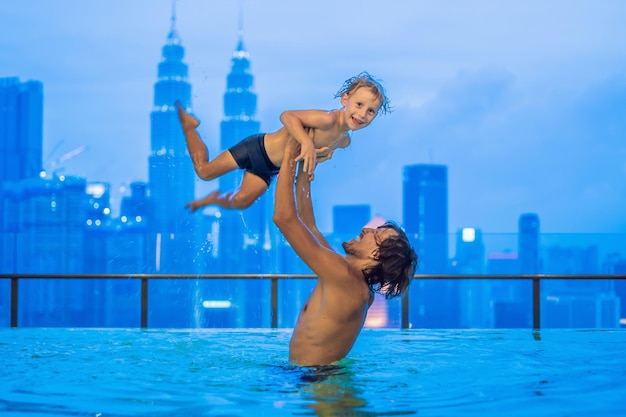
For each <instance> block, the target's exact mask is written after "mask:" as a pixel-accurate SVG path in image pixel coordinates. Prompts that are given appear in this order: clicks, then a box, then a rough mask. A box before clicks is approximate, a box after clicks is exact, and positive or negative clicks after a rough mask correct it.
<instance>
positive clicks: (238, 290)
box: [207, 21, 275, 327]
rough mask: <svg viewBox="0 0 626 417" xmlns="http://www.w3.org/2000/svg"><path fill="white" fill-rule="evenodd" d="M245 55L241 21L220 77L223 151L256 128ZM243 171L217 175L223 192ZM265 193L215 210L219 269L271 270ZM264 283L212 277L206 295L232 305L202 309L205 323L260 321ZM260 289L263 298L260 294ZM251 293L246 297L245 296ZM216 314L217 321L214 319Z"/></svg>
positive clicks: (249, 323)
mask: <svg viewBox="0 0 626 417" xmlns="http://www.w3.org/2000/svg"><path fill="white" fill-rule="evenodd" d="M249 58H250V54H249V53H248V51H246V49H245V47H244V44H243V36H242V28H241V21H240V27H239V39H238V41H237V47H236V48H235V51H234V52H233V55H232V59H231V61H232V66H231V71H230V73H229V74H228V75H227V77H226V92H225V93H224V118H223V119H222V121H221V123H220V148H221V149H222V151H225V150H227V149H229V148H230V147H232V146H233V145H235V144H236V143H238V142H239V141H240V140H242V139H244V138H246V137H248V136H250V135H252V134H255V133H259V128H260V123H259V122H258V121H257V120H256V119H255V116H256V109H257V96H256V94H255V93H254V89H253V86H254V77H253V76H252V74H251V73H250V60H249ZM242 178H243V171H241V170H235V171H233V172H230V173H228V174H226V175H223V176H221V177H220V178H219V187H220V190H221V191H223V192H226V191H231V190H234V189H235V188H237V187H239V184H240V183H241V180H242ZM271 194H272V193H271V192H270V191H268V192H267V193H265V194H264V195H263V196H261V198H259V199H258V200H257V201H256V202H255V203H254V204H253V205H252V206H250V207H248V208H247V209H245V210H221V213H220V220H219V222H220V223H219V238H218V247H219V249H218V250H219V264H220V270H221V271H222V272H225V273H254V272H263V273H268V272H272V271H271V270H270V265H271V262H270V255H271V253H272V252H271V251H270V249H271V248H272V247H273V246H274V242H273V241H274V240H275V233H272V231H271V230H270V225H269V223H270V221H271V215H272V211H271V207H272V205H271V201H272V200H271ZM268 288H269V287H268V286H267V283H266V282H262V281H259V280H239V281H229V282H225V281H220V282H212V285H211V289H210V292H209V294H210V296H211V297H212V298H217V299H225V298H230V299H234V301H235V305H236V306H238V307H237V308H236V309H233V310H232V311H230V312H224V313H220V315H219V316H216V315H215V314H214V313H215V312H209V311H208V312H207V313H208V314H209V315H208V316H207V317H209V319H208V321H210V323H208V324H209V325H210V326H220V327H222V326H225V327H233V326H244V327H258V326H261V325H263V322H264V318H265V317H268V316H269V314H268V313H267V312H266V311H267V309H268V306H269V304H268V303H267V300H269V292H268ZM263 292H265V293H266V294H267V297H264V296H261V294H262V293H263ZM250 296H252V297H250ZM218 317H221V320H220V323H217V318H218Z"/></svg>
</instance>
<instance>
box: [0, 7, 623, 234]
mask: <svg viewBox="0 0 626 417" xmlns="http://www.w3.org/2000/svg"><path fill="white" fill-rule="evenodd" d="M62 3H66V6H65V7H63V6H61V5H59V4H58V3H55V4H54V5H51V4H48V3H46V2H42V1H26V2H23V3H21V4H10V5H6V6H5V7H4V9H5V10H4V12H3V15H2V20H3V22H2V23H3V24H2V25H0V26H1V27H2V28H1V29H0V31H2V32H0V35H2V36H0V38H2V41H1V42H2V43H3V48H4V50H6V51H7V53H6V54H3V57H2V58H0V60H1V61H0V62H2V68H4V69H3V71H7V72H6V73H1V74H0V76H1V77H8V76H17V77H19V78H20V80H21V81H28V80H38V81H41V82H42V83H43V86H44V166H46V165H47V166H46V167H47V168H50V167H52V166H53V165H54V163H55V161H57V160H58V159H59V158H62V157H63V156H64V155H67V154H68V153H72V151H74V150H76V149H82V150H83V151H80V152H78V153H76V152H75V153H76V156H74V157H73V158H71V159H69V160H67V161H66V162H65V165H63V166H62V167H61V168H63V171H62V172H63V173H64V174H68V175H81V176H84V177H86V179H87V180H88V181H90V182H96V181H104V182H109V183H111V187H112V191H113V192H115V190H116V189H117V188H118V187H119V186H120V185H121V184H122V183H124V184H126V185H128V184H129V183H130V182H132V181H147V164H148V156H149V152H150V150H149V148H150V143H149V142H150V139H149V138H150V134H149V129H150V123H149V114H150V111H151V107H150V105H151V103H152V92H153V84H154V79H155V76H156V74H155V70H154V68H155V66H156V64H157V63H158V61H159V60H160V48H161V47H162V45H163V44H164V41H165V38H166V36H167V33H168V30H169V24H170V22H169V20H170V14H171V2H170V1H169V0H163V1H159V2H147V1H138V2H133V3H131V4H130V5H127V6H126V5H125V6H124V7H123V8H122V7H121V3H119V2H116V1H110V2H108V3H107V5H108V6H105V5H102V4H93V5H91V4H90V5H89V6H84V5H82V3H79V2H72V1H65V2H62ZM279 4H281V3H279V2H276V1H267V2H255V1H246V2H243V16H244V18H243V21H244V25H243V29H244V31H243V39H244V43H245V45H246V50H247V51H248V52H249V53H250V61H251V72H252V74H253V75H254V77H255V92H256V94H257V95H258V97H259V117H258V119H259V120H260V121H261V130H262V131H267V130H273V129H275V128H276V127H278V115H279V114H280V112H281V111H282V110H285V109H289V108H307V107H311V108H328V109H331V108H336V107H337V105H338V102H337V101H336V100H334V99H333V98H332V95H333V94H334V92H335V91H336V90H337V89H338V88H339V86H340V85H341V83H342V82H343V80H344V79H345V78H347V77H349V76H350V75H353V74H354V73H356V72H360V71H361V70H364V69H366V70H368V71H370V72H372V73H373V74H375V75H376V76H378V77H380V78H382V79H383V82H384V84H385V86H386V87H387V89H388V91H389V94H390V96H391V98H392V104H393V105H394V107H395V111H394V112H393V113H392V114H391V115H388V116H384V117H382V118H380V120H376V121H375V122H374V123H373V124H372V126H371V127H368V128H367V129H365V130H364V131H362V132H356V133H355V134H354V136H353V143H352V145H351V147H350V148H349V149H348V150H346V151H343V152H337V153H336V155H335V157H334V158H333V160H331V161H330V162H327V163H325V164H322V165H320V166H319V168H318V170H317V171H316V180H315V181H316V182H317V184H315V185H314V187H315V188H314V199H315V200H316V208H317V211H316V212H317V213H318V215H319V217H320V229H322V230H323V231H324V232H326V231H330V230H331V229H332V227H331V224H332V217H331V215H332V207H333V206H335V205H345V204H369V205H370V206H371V207H372V214H373V215H381V216H383V217H385V218H389V219H394V220H397V221H400V219H401V218H402V195H401V184H402V179H401V178H402V167H403V166H405V165H411V164H419V163H437V164H442V165H446V166H448V169H449V201H450V206H449V214H450V217H449V229H450V230H449V232H451V233H454V231H455V230H457V229H459V228H462V227H476V228H480V229H482V230H483V232H486V233H497V232H504V233H514V232H516V230H517V220H518V217H519V215H520V214H521V213H524V212H535V213H537V214H538V215H539V217H540V218H541V222H542V232H544V233H567V232H569V233H583V232H588V233H589V232H597V233H609V232H616V233H618V232H619V233H624V232H626V218H625V216H623V214H622V213H623V207H624V206H625V204H626V193H625V192H624V191H626V184H625V183H626V181H624V179H625V178H626V165H625V164H624V160H625V159H624V157H625V156H626V145H625V144H624V140H623V138H621V136H623V133H624V132H625V131H626V129H625V128H626V122H625V120H626V118H624V117H623V116H624V114H623V113H624V110H623V109H624V108H626V103H625V101H626V79H625V77H624V73H625V71H626V57H625V56H624V54H623V51H622V50H620V48H619V40H620V39H623V38H624V36H623V35H624V34H626V33H625V32H626V29H624V28H621V27H620V25H618V23H620V22H621V21H622V20H623V19H620V17H624V16H626V13H625V12H626V6H625V5H622V4H620V3H618V2H609V1H605V2H600V3H597V4H594V5H587V4H586V3H583V2H574V3H572V2H567V3H566V2H554V3H550V5H543V4H542V3H540V2H530V3H525V4H524V5H523V6H521V5H507V6H506V7H503V6H500V5H497V4H496V2H489V1H484V2H475V3H472V5H473V6H467V5H458V4H454V3H450V2H444V3H441V4H440V5H437V6H434V5H430V4H426V3H422V2H407V1H399V2H397V3H394V4H393V5H392V6H391V7H390V9H391V10H381V11H380V13H382V15H381V16H379V19H380V21H379V22H376V23H377V24H374V25H371V24H361V23H367V22H369V21H370V20H371V17H368V16H371V10H373V9H374V6H375V5H376V4H377V3H375V2H367V1H366V2H364V3H363V4H364V5H365V6H366V7H364V8H363V9H365V10H361V9H360V10H353V9H352V7H350V6H349V5H343V4H339V5H336V4H333V7H334V8H335V9H338V10H339V12H340V13H338V15H326V14H324V13H323V12H324V10H325V9H324V6H325V5H326V3H325V2H321V3H315V5H316V6H313V5H282V4H281V5H282V6H283V7H280V8H279V7H277V6H278V5H279ZM566 5H567V8H566ZM367 6H369V7H367ZM50 7H54V9H51V10H50V9H49V8H50ZM211 7H212V8H211ZM264 7H265V8H266V9H267V10H266V11H263V10H262V9H263V8H264ZM238 8H239V2H226V1H222V2H215V3H213V4H212V5H206V4H205V3H200V2H198V1H184V0H181V1H179V2H178V3H177V6H176V10H177V13H176V16H177V29H178V31H179V34H180V37H181V39H182V43H183V46H184V47H185V52H186V56H185V62H186V63H188V64H189V66H190V77H189V79H190V83H191V85H192V86H193V93H194V94H193V98H192V102H193V109H194V112H195V113H196V114H197V115H198V116H199V117H200V118H201V119H202V125H201V134H202V135H203V137H204V138H205V139H206V140H207V143H208V145H209V150H210V152H211V154H212V155H215V154H216V152H218V150H219V149H218V148H219V121H220V119H221V117H222V111H223V106H222V101H221V100H222V99H221V96H222V95H223V93H224V91H225V84H224V78H225V76H226V74H227V73H228V70H229V65H230V57H231V55H232V53H233V51H234V50H235V47H236V44H237V40H238V32H237V29H238V25H239V9H238ZM120 10H123V11H124V14H120V13H119V11H120ZM376 10H378V9H376ZM348 11H349V13H348ZM367 11H369V12H370V13H366V12H367ZM400 11H402V12H403V13H402V14H400ZM272 12H273V13H272ZM344 12H345V13H344ZM466 12H467V13H466ZM107 13H110V14H107ZM342 13H343V16H352V19H347V22H344V21H343V20H342V19H341V17H342V16H340V15H342ZM386 13H391V14H389V15H386ZM377 14H378V13H377ZM493 14H496V15H497V17H494V16H493ZM114 15H115V16H114ZM106 16H111V17H110V18H107V17H106ZM113 16H114V17H113ZM290 16H301V17H302V19H300V20H301V21H294V20H297V19H290V18H289V17H290ZM385 16H391V17H393V19H385ZM44 17H45V18H46V19H43V18H44ZM95 17H98V20H94V19H95ZM281 17H282V19H281ZM304 17H310V19H305V18H304ZM557 17H558V23H557ZM113 18H115V20H113ZM476 18H479V19H478V20H479V21H480V22H481V23H482V25H477V24H476V22H474V23H472V19H476ZM368 19H370V20H368ZM277 22H282V23H284V24H283V25H282V26H281V25H279V24H278V23H277ZM113 23H115V24H113ZM316 23H317V25H316ZM378 23H379V24H378ZM529 23H532V27H533V28H534V31H529V30H528V27H530V26H529ZM372 26H373V27H372ZM32 27H37V28H39V31H32V30H26V28H32ZM315 27H317V28H319V27H323V28H324V29H323V30H322V31H320V30H314V29H313V28H315ZM335 27H337V28H338V29H334V28H335ZM113 28H114V29H113ZM138 28H139V29H140V30H137V29H138ZM281 29H282V30H283V31H284V33H283V32H281ZM446 29H448V31H446ZM452 29H454V30H452ZM469 29H471V30H469ZM322 32H323V33H322ZM430 35H435V36H430ZM444 35H445V36H444ZM497 35H503V36H497ZM43 36H45V38H43ZM542 36H543V37H542ZM464 37H466V38H467V39H464ZM503 38H506V41H507V42H508V45H509V46H511V48H509V49H507V48H506V45H507V42H505V40H503ZM44 39H45V41H44ZM335 44H339V48H337V46H336V45H335ZM41 48H45V50H43V49H41ZM622 49H623V48H622ZM74 60H75V61H74ZM327 63H330V64H327ZM115 85H119V86H120V88H113V87H112V86H115ZM389 136H392V138H389ZM115 138H118V140H114V139H115ZM381 143H384V144H385V145H386V146H388V149H383V148H381V146H379V144H381ZM122 145H123V146H124V147H125V148H122ZM378 157H380V159H378V160H377V159H376V158H378ZM196 184H197V185H198V186H197V187H196V189H197V191H196V195H202V194H204V193H206V192H207V191H209V190H212V189H215V187H217V184H216V183H215V182H212V183H203V182H198V181H196ZM347 190H350V192H347ZM119 203H120V200H119V197H118V198H117V200H116V201H114V202H113V206H114V209H117V208H118V207H119ZM318 207H319V208H318Z"/></svg>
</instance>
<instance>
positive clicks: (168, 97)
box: [148, 13, 195, 234]
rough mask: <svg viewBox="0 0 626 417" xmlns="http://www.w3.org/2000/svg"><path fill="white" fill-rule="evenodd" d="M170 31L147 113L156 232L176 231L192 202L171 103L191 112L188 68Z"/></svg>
mask: <svg viewBox="0 0 626 417" xmlns="http://www.w3.org/2000/svg"><path fill="white" fill-rule="evenodd" d="M175 23H176V15H175V13H172V20H171V28H170V32H169V34H168V35H167V41H166V43H165V46H163V48H162V56H163V59H162V61H161V62H160V63H159V66H158V80H157V82H156V84H155V85H154V104H153V108H152V112H151V113H150V145H151V154H150V157H149V172H148V177H149V183H150V198H151V201H152V204H153V206H154V208H155V210H154V212H153V216H154V217H153V219H151V220H152V225H153V230H155V231H156V232H157V233H162V234H170V233H176V232H177V231H178V226H177V220H178V219H180V218H181V216H182V214H183V213H185V209H184V206H185V203H187V202H189V201H191V200H193V197H194V181H195V173H194V170H193V164H192V162H191V158H190V157H189V154H188V152H187V145H186V142H185V137H184V135H183V132H182V129H181V127H180V122H179V120H178V113H177V110H176V107H175V105H174V103H175V102H176V101H177V100H178V101H180V102H181V103H182V105H183V106H184V107H185V108H187V110H190V109H191V85H190V84H189V82H188V81H187V75H188V68H187V64H185V63H184V62H183V61H182V59H183V56H184V54H185V50H184V48H183V46H182V44H181V39H180V37H179V36H178V32H177V31H176V27H175Z"/></svg>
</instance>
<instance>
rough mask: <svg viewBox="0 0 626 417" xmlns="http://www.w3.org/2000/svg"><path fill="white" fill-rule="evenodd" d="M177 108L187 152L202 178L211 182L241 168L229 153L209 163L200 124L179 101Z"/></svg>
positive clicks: (223, 153) (222, 154) (224, 153)
mask: <svg viewBox="0 0 626 417" xmlns="http://www.w3.org/2000/svg"><path fill="white" fill-rule="evenodd" d="M176 107H177V108H178V119H179V120H180V125H181V127H182V129H183V133H184V134H185V141H186V142H187V150H188V151H189V155H190V156H191V161H192V162H193V168H194V170H195V171H196V174H198V176H199V177H200V178H202V179H203V180H206V181H210V180H212V179H215V178H217V177H219V176H221V175H224V174H225V173H227V172H230V171H232V170H234V169H237V168H239V167H238V165H237V162H236V161H235V159H234V158H233V157H232V155H231V154H230V152H228V151H226V152H222V153H221V154H220V155H218V157H217V158H215V159H214V160H213V161H209V151H208V150H207V147H206V145H205V144H204V142H202V139H201V138H200V135H198V132H197V131H196V128H197V127H198V125H199V124H200V122H199V121H198V119H196V118H195V117H194V116H192V115H191V114H189V113H187V112H186V111H185V110H184V109H183V107H182V106H181V104H180V103H179V102H178V101H177V102H176Z"/></svg>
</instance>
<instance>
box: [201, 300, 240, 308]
mask: <svg viewBox="0 0 626 417" xmlns="http://www.w3.org/2000/svg"><path fill="white" fill-rule="evenodd" d="M232 306H233V305H232V303H231V302H230V301H228V300H204V301H203V302H202V307H204V308H231V307H232Z"/></svg>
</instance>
